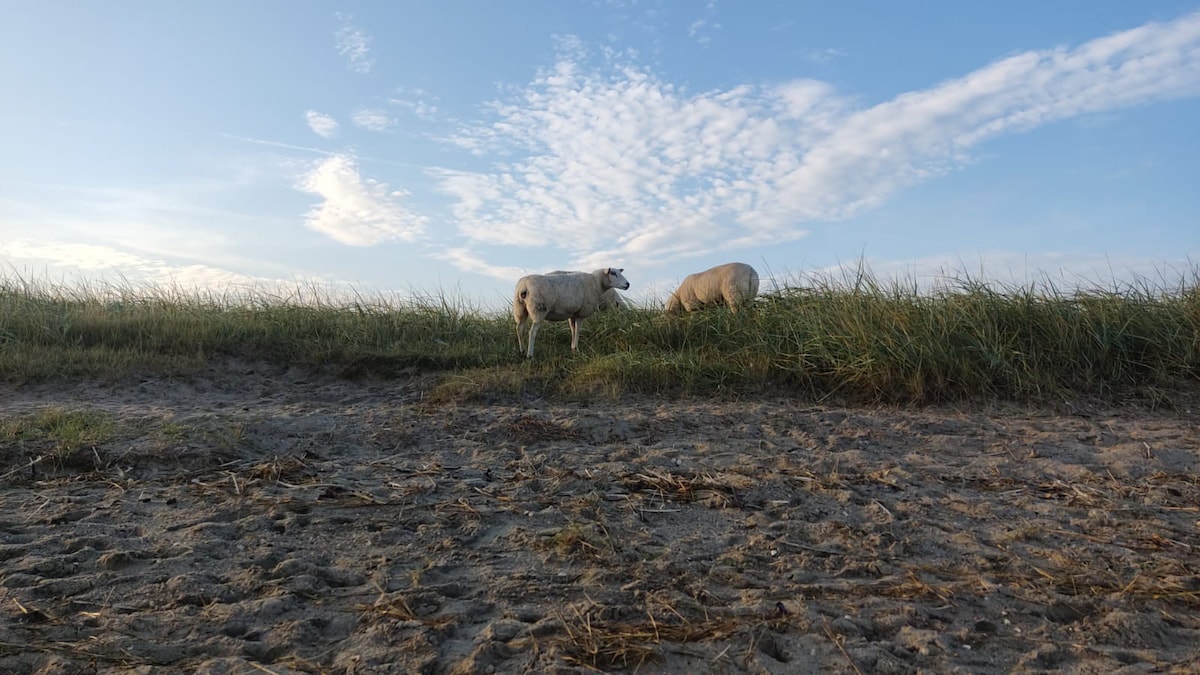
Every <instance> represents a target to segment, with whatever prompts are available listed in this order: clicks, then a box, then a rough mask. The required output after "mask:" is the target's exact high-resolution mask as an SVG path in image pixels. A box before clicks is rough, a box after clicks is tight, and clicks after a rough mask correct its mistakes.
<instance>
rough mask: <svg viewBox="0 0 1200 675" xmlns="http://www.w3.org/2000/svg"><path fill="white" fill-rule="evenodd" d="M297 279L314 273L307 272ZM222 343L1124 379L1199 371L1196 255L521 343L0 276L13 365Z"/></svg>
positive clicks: (267, 355)
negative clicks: (1103, 278) (1150, 273)
mask: <svg viewBox="0 0 1200 675" xmlns="http://www.w3.org/2000/svg"><path fill="white" fill-rule="evenodd" d="M301 290H302V289H301ZM229 358H237V359H242V360H246V361H262V362H268V363H273V364H278V365H281V366H297V367H300V368H308V369H313V370H322V371H325V372H330V373H333V374H336V375H339V376H343V377H359V376H366V375H372V376H379V377H390V376H397V375H400V374H411V373H414V372H426V373H436V374H438V376H439V377H440V384H439V385H437V386H436V388H435V389H434V391H433V392H432V394H433V395H434V396H435V397H438V396H440V397H444V398H451V399H460V398H464V397H465V398H478V397H482V398H488V397H492V396H510V395H515V394H527V393H532V394H537V395H557V396H568V397H580V396H588V395H597V394H598V395H605V396H620V395H621V394H622V393H626V392H636V393H646V394H665V395H688V394H699V395H703V394H711V393H714V392H724V393H729V394H746V393H753V392H760V391H764V390H766V391H772V392H777V393H790V394H792V395H796V396H800V397H805V398H812V399H815V400H827V399H833V400H839V401H854V402H899V403H903V402H914V401H920V402H935V401H947V400H959V399H972V398H979V397H985V398H986V397H991V398H1015V399H1032V398H1043V397H1048V396H1049V397H1058V396H1068V397H1073V396H1078V395H1084V396H1097V395H1099V396H1121V395H1127V394H1136V393H1139V392H1146V391H1156V390H1162V389H1173V388H1178V387H1195V385H1196V384H1197V383H1198V382H1200V270H1193V271H1192V272H1191V274H1190V279H1189V281H1188V282H1187V283H1183V284H1180V285H1179V286H1178V287H1175V288H1168V287H1163V286H1161V285H1155V284H1152V283H1150V282H1147V281H1144V280H1140V281H1138V282H1135V283H1132V284H1128V285H1116V284H1114V285H1112V286H1111V287H1108V288H1095V289H1092V290H1087V291H1072V292H1070V293H1068V292H1063V291H1060V290H1058V289H1056V288H1055V287H1054V286H1053V285H1051V284H1049V283H1045V282H1042V283H1039V284H1033V285H1030V286H1027V287H1003V286H999V287H998V286H991V285H986V284H982V283H978V282H975V281H972V280H970V279H964V280H961V281H959V282H958V283H957V284H955V285H954V286H953V287H943V288H940V289H938V290H935V291H921V290H919V289H917V288H916V287H915V285H914V284H912V283H905V282H897V283H892V284H883V283H880V282H878V281H877V280H876V279H874V278H873V277H872V276H871V275H870V274H869V273H860V274H858V275H857V276H854V277H851V278H846V279H832V278H816V279H805V280H804V281H803V282H800V281H795V282H791V283H784V284H783V285H782V287H781V288H778V289H776V290H773V291H770V292H766V293H764V294H763V295H762V296H760V298H759V300H758V302H757V303H756V305H755V307H754V308H752V309H751V310H750V311H748V312H745V313H743V314H741V315H735V314H732V313H730V312H728V311H727V310H723V309H717V310H713V311H708V312H702V313H696V314H691V315H687V316H683V317H676V318H672V317H668V316H666V315H664V314H663V313H662V312H661V311H659V310H658V309H656V308H649V309H648V308H640V309H639V308H634V309H631V310H628V311H624V312H603V313H600V314H597V315H595V316H593V317H592V318H590V319H588V320H586V321H585V322H584V323H583V332H582V336H581V340H580V354H578V355H573V354H571V353H570V349H569V337H568V333H567V329H566V324H565V323H553V324H547V325H546V326H545V327H544V328H543V330H542V331H541V333H540V335H539V337H538V342H537V354H536V355H535V358H534V360H533V361H532V362H527V361H526V360H525V359H523V358H522V356H521V355H520V354H519V353H518V349H517V343H516V334H515V330H514V327H513V323H512V319H511V317H510V316H509V315H508V314H507V312H489V311H484V310H480V309H477V308H474V307H472V306H471V305H470V304H469V303H467V302H465V301H463V300H461V299H450V298H447V297H445V296H443V295H440V294H434V295H430V296H427V297H423V298H417V299H413V300H407V301H403V302H400V301H390V302H385V301H383V300H377V299H370V298H361V297H360V298H356V299H354V300H352V301H349V302H334V301H333V300H331V299H329V298H328V297H325V296H322V295H321V294H320V293H313V292H311V291H307V290H305V291H304V292H303V293H302V292H300V290H298V291H297V292H296V293H295V294H294V295H291V296H273V295H268V294H265V293H264V294H259V295H253V294H248V295H241V296H217V295H213V294H204V293H190V292H184V291H180V290H178V289H150V290H148V291H146V290H135V289H132V288H123V287H90V288H89V287H84V288H72V287H65V286H61V285H60V286H54V285H48V284H36V283H30V282H26V281H24V280H21V279H0V378H2V379H4V380H7V381H9V382H18V383H19V382H29V381H43V380H70V379H74V378H101V379H119V378H122V377H127V376H129V375H131V374H136V375H138V376H167V377H186V376H188V375H189V374H192V373H196V372H198V371H199V370H201V369H203V368H205V367H206V366H207V365H208V364H210V363H213V362H218V363H219V362H223V361H225V360H227V359H229Z"/></svg>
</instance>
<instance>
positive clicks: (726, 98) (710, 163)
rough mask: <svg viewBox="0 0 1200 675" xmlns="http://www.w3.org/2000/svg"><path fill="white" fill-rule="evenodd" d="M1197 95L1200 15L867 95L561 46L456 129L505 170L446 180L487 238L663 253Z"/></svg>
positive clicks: (715, 243) (723, 239) (847, 204)
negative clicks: (1106, 117) (1109, 114)
mask: <svg viewBox="0 0 1200 675" xmlns="http://www.w3.org/2000/svg"><path fill="white" fill-rule="evenodd" d="M1197 94H1200V13H1197V14H1192V15H1189V16H1185V17H1183V18H1180V19H1178V20H1176V21H1173V22H1170V23H1161V24H1158V23H1155V24H1147V25H1145V26H1142V27H1139V28H1136V29H1133V30H1129V31H1125V32H1122V33H1117V34H1114V35H1111V36H1108V37H1103V38H1099V39H1096V40H1092V41H1090V42H1087V43H1085V44H1083V45H1080V46H1079V47H1076V48H1073V49H1072V48H1056V49H1049V50H1043V51H1030V52H1025V53H1021V54H1017V55H1014V56H1011V57H1008V58H1005V59H1002V60H1000V61H997V62H995V63H993V64H991V65H988V66H986V67H984V68H981V69H979V70H977V71H975V72H972V73H969V74H967V75H966V76H964V77H961V78H958V79H954V80H950V81H947V82H944V83H942V84H939V85H937V86H934V87H932V88H929V89H925V90H920V91H913V92H909V93H905V94H902V95H900V96H897V97H895V98H894V99H892V100H890V101H886V102H883V103H880V104H877V105H874V106H866V107H864V106H862V105H858V104H856V103H855V102H854V101H853V100H852V99H851V98H850V97H847V96H844V95H842V94H839V93H838V92H836V91H835V90H834V89H833V88H832V87H831V86H830V85H828V84H826V83H823V82H817V81H811V80H801V81H794V82H789V83H784V84H780V85H753V86H752V85H742V86H738V87H735V88H732V89H729V90H713V91H706V92H700V93H689V92H687V91H686V90H684V89H682V88H680V87H677V86H675V85H672V84H670V83H668V82H665V81H663V80H662V79H660V78H658V77H657V76H655V75H654V74H653V73H651V72H648V71H647V70H645V69H642V68H639V67H633V66H629V65H620V64H617V65H611V66H603V67H599V68H597V67H592V66H590V65H589V64H588V63H587V62H586V61H585V60H581V59H579V58H560V60H559V61H558V62H557V63H555V64H554V66H553V67H551V68H548V69H546V70H545V71H543V72H541V73H539V74H538V76H537V77H536V78H535V79H534V80H533V81H532V82H531V83H530V84H529V85H527V86H526V87H524V88H523V89H522V90H521V91H519V92H516V93H515V94H514V95H512V96H510V97H508V98H506V99H504V100H501V101H497V102H495V103H494V104H492V106H491V107H490V108H489V110H490V111H491V117H490V119H488V120H486V121H485V122H483V123H480V124H476V125H474V126H470V127H467V128H464V129H462V130H460V132H459V133H457V134H456V135H454V136H453V137H452V138H451V139H450V140H451V141H452V142H454V143H456V144H458V145H459V146H460V147H462V148H465V149H468V150H470V151H471V152H473V153H475V154H478V155H480V156H483V157H486V158H489V159H491V160H492V162H493V164H492V167H491V168H490V170H488V171H484V172H462V171H454V172H451V171H444V172H442V173H440V174H439V176H438V178H439V185H440V189H441V190H442V191H443V192H445V193H446V194H448V195H450V196H451V197H452V198H453V199H454V200H455V201H454V204H453V206H452V212H453V216H454V217H455V219H456V221H457V227H458V230H459V232H460V234H462V235H463V236H464V237H465V238H466V240H467V242H468V244H469V246H482V245H489V244H502V245H512V246H520V247H527V248H541V249H544V248H547V247H551V248H555V249H559V250H562V251H566V252H568V253H569V255H571V256H572V260H573V261H574V262H579V263H585V262H595V261H599V260H602V261H603V264H609V262H608V261H611V260H621V261H626V262H628V263H629V264H634V263H635V262H636V263H638V264H654V263H660V262H665V261H669V260H674V259H681V258H686V257H691V256H696V255H700V254H703V253H705V252H708V251H712V250H715V249H722V248H739V247H744V246H750V245H761V244H770V243H775V242H780V241H786V240H789V239H795V238H797V237H802V236H804V234H805V228H806V224H807V223H813V222H817V221H827V220H836V219H841V218H846V217H849V216H851V215H854V214H856V213H859V212H861V211H863V210H865V209H870V208H873V207H876V206H878V205H879V204H881V203H882V202H883V201H884V200H886V199H887V198H888V197H889V196H891V195H892V194H894V193H895V192H896V191H897V190H899V189H901V188H903V187H906V186H909V185H912V184H914V183H917V182H920V181H922V180H926V179H928V178H930V177H933V176H936V175H939V174H943V173H945V172H948V171H951V170H954V169H956V168H958V167H960V166H962V165H963V164H964V163H966V162H967V161H969V159H970V153H971V151H972V150H973V149H974V148H976V147H977V146H978V145H979V144H980V143H982V142H984V141H987V140H989V139H992V138H995V137H997V136H1000V135H1003V134H1011V133H1016V132H1021V131H1025V130H1029V129H1032V128H1034V127H1037V126H1040V125H1044V124H1048V123H1051V122H1054V121H1057V120H1062V119H1067V118H1071V117H1075V116H1078V115H1082V114H1086V113H1095V112H1100V111H1108V110H1114V109H1118V108H1122V107H1128V106H1132V105H1139V104H1144V103H1148V102H1152V101H1158V100H1164V99H1171V98H1180V97H1186V96H1195V95H1197Z"/></svg>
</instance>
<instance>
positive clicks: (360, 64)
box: [334, 13, 375, 73]
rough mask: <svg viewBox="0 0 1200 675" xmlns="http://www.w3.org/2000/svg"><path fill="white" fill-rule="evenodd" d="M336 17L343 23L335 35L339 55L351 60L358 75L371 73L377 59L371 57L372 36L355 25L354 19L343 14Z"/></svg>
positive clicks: (351, 64) (351, 65) (352, 66)
mask: <svg viewBox="0 0 1200 675" xmlns="http://www.w3.org/2000/svg"><path fill="white" fill-rule="evenodd" d="M334 16H336V17H337V19H338V21H339V22H340V23H341V26H339V27H338V29H337V32H336V33H335V34H334V36H335V37H336V38H337V42H336V44H337V50H338V53H339V54H341V55H342V56H345V57H346V58H347V59H349V60H350V69H351V70H353V71H355V72H357V73H369V72H371V68H373V67H374V66H375V59H374V58H372V57H371V48H370V47H371V36H369V35H367V34H366V33H365V32H363V30H362V29H361V28H359V27H358V26H355V25H354V17H352V16H349V15H346V14H341V13H337V14H335V15H334Z"/></svg>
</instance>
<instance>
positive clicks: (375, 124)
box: [352, 108, 396, 131]
mask: <svg viewBox="0 0 1200 675" xmlns="http://www.w3.org/2000/svg"><path fill="white" fill-rule="evenodd" d="M352 119H353V120H354V124H355V126H358V127H359V128H361V129H366V130H367V131H387V130H388V129H391V128H392V127H394V126H396V120H394V119H392V117H391V116H390V115H388V114H387V111H386V110H380V109H379V108H364V109H362V110H359V111H357V112H355V113H354V116H353V118H352Z"/></svg>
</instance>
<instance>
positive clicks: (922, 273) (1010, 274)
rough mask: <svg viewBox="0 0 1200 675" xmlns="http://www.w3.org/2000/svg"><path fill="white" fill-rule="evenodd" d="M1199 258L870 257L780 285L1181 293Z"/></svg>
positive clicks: (787, 277) (787, 278) (783, 278)
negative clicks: (863, 277) (861, 277)
mask: <svg viewBox="0 0 1200 675" xmlns="http://www.w3.org/2000/svg"><path fill="white" fill-rule="evenodd" d="M1194 271H1195V259H1194V258H1192V259H1189V258H1187V257H1184V256H1180V257H1178V258H1174V259H1169V260H1168V259H1158V260H1154V259H1147V258H1139V257H1126V256H1121V255H1115V256H1110V255H1084V254H1066V253H1039V254H1032V255H1031V254H1026V253H1017V252H1011V251H991V252H987V253H983V254H980V255H978V256H973V257H970V258H964V257H962V256H953V255H942V256H927V257H923V258H916V259H912V260H889V259H886V258H878V257H868V258H865V259H862V260H851V261H847V262H844V263H841V264H838V265H831V266H829V267H825V268H822V269H817V270H813V271H810V272H805V273H802V274H798V275H792V274H788V273H786V272H783V271H781V270H780V271H779V272H780V274H779V275H778V277H777V278H776V279H774V283H776V284H779V283H785V282H786V283H787V284H788V285H791V286H804V285H807V284H808V283H810V282H811V281H812V280H817V281H818V282H829V281H833V282H847V283H853V281H854V279H856V278H857V276H858V274H859V273H860V272H867V273H869V274H870V275H871V276H872V277H873V278H874V279H876V280H877V281H880V282H882V283H884V284H891V283H900V284H902V285H904V286H906V287H912V286H915V287H917V288H919V289H921V290H923V291H929V290H934V289H950V290H957V289H960V288H962V286H963V284H965V283H980V282H986V283H988V284H992V285H993V286H994V287H997V288H1034V289H1040V290H1046V291H1048V290H1051V289H1053V290H1057V291H1060V292H1064V293H1071V292H1074V291H1077V290H1085V291H1086V290H1117V289H1121V288H1125V287H1128V286H1130V285H1134V286H1136V287H1140V288H1144V289H1146V288H1148V289H1159V290H1177V289H1179V288H1180V287H1181V285H1183V284H1184V283H1188V282H1193V281H1194V279H1193V277H1192V275H1193V274H1194Z"/></svg>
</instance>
